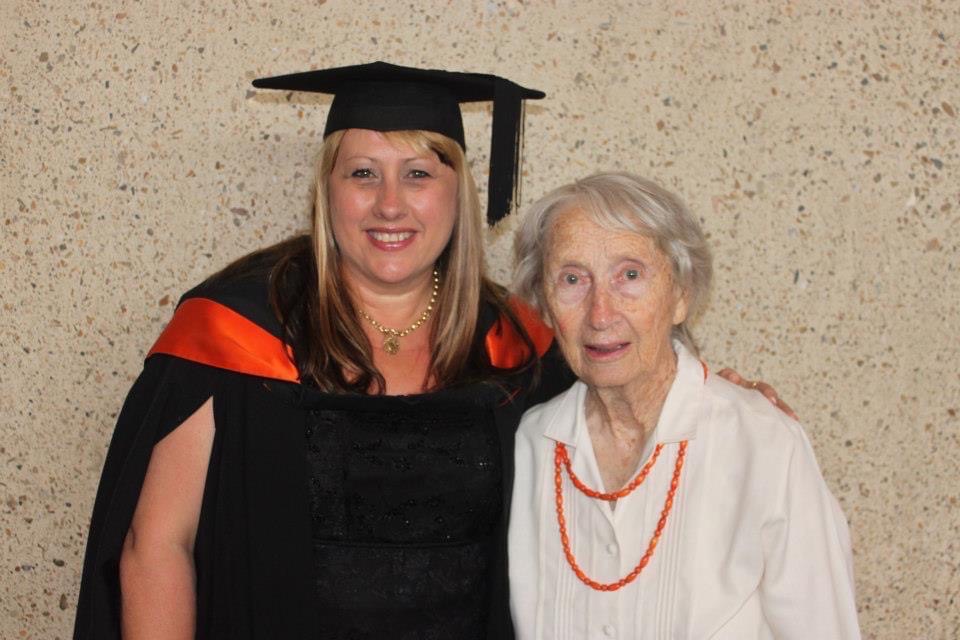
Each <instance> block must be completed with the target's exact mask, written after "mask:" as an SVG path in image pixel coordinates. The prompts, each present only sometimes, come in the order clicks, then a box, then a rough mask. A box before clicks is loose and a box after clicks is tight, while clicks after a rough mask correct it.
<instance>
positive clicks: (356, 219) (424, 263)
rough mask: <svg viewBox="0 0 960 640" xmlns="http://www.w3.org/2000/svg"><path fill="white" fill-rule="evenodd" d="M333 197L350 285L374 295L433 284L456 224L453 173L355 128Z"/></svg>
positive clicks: (344, 146)
mask: <svg viewBox="0 0 960 640" xmlns="http://www.w3.org/2000/svg"><path fill="white" fill-rule="evenodd" d="M327 192H328V194H329V206H330V224H331V227H332V229H333V236H334V239H335V240H336V243H337V247H338V248H339V251H340V268H341V273H342V274H343V276H344V277H345V278H347V279H348V280H350V281H352V282H354V283H355V284H360V285H362V286H365V287H369V288H372V289H373V290H375V291H388V290H391V289H396V288H405V287H411V286H424V283H429V282H430V275H431V272H432V271H433V268H434V264H435V263H436V261H437V258H438V257H439V256H440V254H441V253H442V252H443V250H444V249H445V248H446V246H447V244H448V243H449V242H450V237H451V235H452V233H453V227H454V223H455V221H456V217H457V174H456V172H455V171H454V170H453V168H452V167H450V166H448V165H446V164H444V163H443V162H441V161H440V158H439V157H438V156H437V155H436V154H435V153H432V152H428V153H426V154H424V153H420V152H418V151H416V150H414V149H413V148H411V147H409V146H407V145H397V146H394V145H393V144H391V143H390V142H389V141H388V140H387V139H386V138H385V137H384V136H383V135H382V134H381V133H379V132H377V131H371V130H369V129H350V130H348V131H346V132H345V133H344V135H343V139H342V140H341V142H340V149H339V152H338V153H337V160H336V163H335V164H334V166H333V171H332V172H331V174H330V176H329V178H328V187H327ZM427 286H429V285H427Z"/></svg>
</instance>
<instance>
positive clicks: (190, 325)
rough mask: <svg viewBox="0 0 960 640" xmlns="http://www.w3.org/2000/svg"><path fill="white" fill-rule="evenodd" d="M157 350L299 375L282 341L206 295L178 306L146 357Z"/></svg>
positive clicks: (233, 367) (269, 374) (256, 371)
mask: <svg viewBox="0 0 960 640" xmlns="http://www.w3.org/2000/svg"><path fill="white" fill-rule="evenodd" d="M155 353H164V354H167V355H171V356H177V357H178V358H183V359H184V360H190V361H191V362H199V363H200V364H206V365H210V366H212V367H219V368H220V369H229V370H230V371H237V372H239V373H248V374H250V375H254V376H261V377H264V378H273V379H275V380H285V381H287V382H297V381H298V380H299V375H298V373H297V367H296V366H295V365H294V364H293V361H292V360H291V358H290V353H289V350H288V349H287V347H286V345H284V343H283V341H281V340H280V339H279V338H277V337H276V336H274V335H273V334H271V333H270V332H269V331H267V330H266V329H264V328H262V327H261V326H260V325H258V324H257V323H255V322H253V321H252V320H248V319H247V318H245V317H244V316H242V315H240V314H239V313H237V312H236V311H234V310H233V309H231V308H230V307H227V306H225V305H222V304H220V303H219V302H214V301H213V300H209V299H207V298H190V299H189V300H184V301H183V302H182V303H181V304H180V306H179V307H177V310H176V312H175V313H174V314H173V318H171V319H170V324H168V325H167V328H166V329H164V330H163V333H161V334H160V337H159V338H158V339H157V342H156V343H155V344H154V345H153V347H152V348H151V349H150V353H148V354H147V357H150V356H152V355H153V354H155Z"/></svg>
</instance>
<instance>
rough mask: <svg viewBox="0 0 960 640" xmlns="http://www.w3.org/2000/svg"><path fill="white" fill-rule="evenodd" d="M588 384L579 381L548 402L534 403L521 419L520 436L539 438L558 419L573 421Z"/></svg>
mask: <svg viewBox="0 0 960 640" xmlns="http://www.w3.org/2000/svg"><path fill="white" fill-rule="evenodd" d="M585 389H586V386H585V385H584V384H583V382H580V381H577V382H575V383H574V384H573V386H572V387H570V388H568V389H567V390H566V391H564V392H562V393H560V394H559V395H556V396H554V397H553V398H551V399H550V400H547V401H546V402H541V403H540V404H536V405H533V406H532V407H530V408H529V409H527V410H526V411H525V412H524V414H523V417H522V418H521V419H520V427H519V430H518V438H521V439H522V438H526V439H531V438H537V437H540V436H542V435H543V433H544V431H545V430H546V429H547V428H548V427H550V425H552V424H553V423H554V422H556V421H557V420H563V421H565V422H569V421H573V420H574V419H575V416H576V415H577V412H578V411H579V410H580V404H579V401H580V398H581V395H582V393H583V392H584V390H585Z"/></svg>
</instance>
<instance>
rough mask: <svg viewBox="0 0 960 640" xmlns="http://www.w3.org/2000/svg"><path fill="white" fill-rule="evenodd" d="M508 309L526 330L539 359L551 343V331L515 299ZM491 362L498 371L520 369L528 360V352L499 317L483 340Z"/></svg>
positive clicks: (511, 299)
mask: <svg viewBox="0 0 960 640" xmlns="http://www.w3.org/2000/svg"><path fill="white" fill-rule="evenodd" d="M510 307H511V309H512V310H513V313H514V315H516V316H517V320H519V321H520V324H522V325H523V327H524V329H526V330H527V335H529V336H530V339H531V340H532V341H533V347H534V348H535V349H536V350H537V355H538V356H541V357H542V356H543V354H545V353H546V352H547V349H549V348H550V343H551V342H553V331H552V330H551V329H550V327H548V326H547V325H545V324H544V323H543V320H541V319H540V316H539V314H537V312H536V311H534V310H533V308H531V307H530V306H528V305H527V304H525V303H524V302H521V301H520V300H519V299H517V298H510ZM485 344H486V346H487V354H488V355H489V356H490V363H491V364H492V365H493V366H495V367H497V368H498V369H513V368H514V367H519V366H520V365H522V364H523V363H524V362H526V361H527V360H528V359H529V358H530V352H529V350H528V349H527V345H526V344H524V342H523V339H522V338H521V337H520V335H519V334H518V333H517V332H516V330H515V329H514V328H513V325H512V324H510V323H509V322H507V321H506V319H505V318H503V317H500V318H498V319H497V321H496V322H495V323H494V325H493V326H492V327H490V330H489V331H487V336H486V339H485Z"/></svg>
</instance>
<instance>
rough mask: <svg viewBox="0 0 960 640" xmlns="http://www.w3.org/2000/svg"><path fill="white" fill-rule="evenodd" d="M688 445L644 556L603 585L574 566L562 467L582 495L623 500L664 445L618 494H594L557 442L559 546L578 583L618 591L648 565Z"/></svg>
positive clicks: (555, 482) (683, 445)
mask: <svg viewBox="0 0 960 640" xmlns="http://www.w3.org/2000/svg"><path fill="white" fill-rule="evenodd" d="M700 366H701V367H703V379H704V380H706V379H707V375H708V374H709V371H710V370H709V369H708V368H707V363H706V362H703V361H702V360H701V361H700ZM687 442H688V440H682V441H681V442H680V447H679V448H678V449H677V462H676V463H675V464H674V465H673V479H672V480H671V481H670V490H669V491H667V499H666V500H664V501H663V510H662V511H660V520H658V521H657V528H656V529H654V531H653V536H652V537H651V538H650V543H649V544H648V545H647V551H646V553H644V554H643V557H642V558H640V562H638V563H637V566H635V567H634V568H633V571H631V572H630V573H628V574H627V575H625V576H624V577H622V578H620V579H619V580H617V581H616V582H606V583H604V582H597V581H596V580H592V579H591V578H590V576H588V575H587V574H586V573H584V572H583V569H581V568H580V565H579V564H577V559H576V558H575V557H574V555H573V550H572V549H571V548H570V536H569V535H567V520H566V518H564V517H563V468H564V467H566V469H567V474H568V475H569V476H570V480H571V481H572V482H573V486H575V487H576V488H577V489H579V490H580V491H581V492H582V493H583V494H584V495H587V496H589V497H591V498H595V499H597V500H607V501H613V500H619V499H620V498H624V497H626V496H628V495H630V494H631V493H633V490H634V489H636V488H637V487H639V486H640V485H641V484H643V481H644V480H646V479H647V475H649V474H650V470H651V469H653V465H654V464H656V462H657V458H659V457H660V452H661V451H662V450H663V444H658V445H657V446H656V448H654V450H653V455H651V456H650V459H649V460H648V461H647V463H646V464H644V465H643V467H641V469H640V472H639V473H638V474H637V477H635V478H634V479H633V480H632V481H630V484H628V485H627V486H625V487H624V488H623V489H620V490H619V491H613V492H611V493H603V492H601V491H595V490H593V489H591V488H590V487H588V486H587V485H585V484H584V483H583V482H582V481H581V480H580V478H578V477H577V474H575V473H574V472H573V467H572V465H571V464H570V456H569V455H567V447H566V446H565V445H564V444H563V443H562V442H558V443H557V445H556V447H554V458H553V459H554V475H553V486H554V491H555V493H556V498H557V500H556V502H557V524H558V525H559V527H560V544H562V545H563V555H564V556H566V558H567V564H569V565H570V568H571V569H573V573H574V574H576V576H577V578H579V579H580V582H582V583H583V584H585V585H587V586H588V587H590V588H591V589H595V590H597V591H617V590H618V589H622V588H623V587H625V586H627V585H628V584H630V583H631V582H633V581H634V580H636V579H637V576H639V575H640V572H642V571H643V570H644V568H646V566H647V564H649V562H650V558H652V557H653V552H654V550H655V549H656V548H657V543H659V542H660V536H661V535H663V529H664V527H666V526H667V517H668V516H669V515H670V510H671V509H673V499H674V497H675V496H676V494H677V487H679V486H680V472H681V471H683V460H684V458H685V457H686V455H687Z"/></svg>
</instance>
